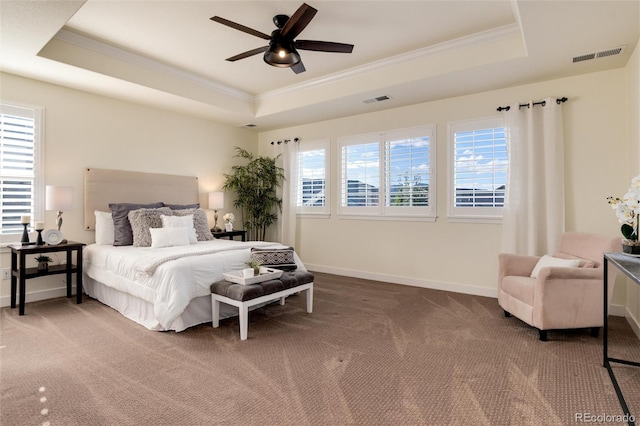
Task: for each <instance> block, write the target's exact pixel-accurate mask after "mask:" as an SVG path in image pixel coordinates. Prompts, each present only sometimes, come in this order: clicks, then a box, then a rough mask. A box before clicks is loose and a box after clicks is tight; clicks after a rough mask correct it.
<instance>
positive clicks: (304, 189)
mask: <svg viewBox="0 0 640 426" xmlns="http://www.w3.org/2000/svg"><path fill="white" fill-rule="evenodd" d="M329 147H330V145H329V141H328V140H321V141H315V142H300V146H299V151H298V152H299V154H298V195H297V201H296V202H297V204H296V205H297V207H298V213H309V214H325V215H326V214H329V213H330V209H329V184H328V182H329Z"/></svg>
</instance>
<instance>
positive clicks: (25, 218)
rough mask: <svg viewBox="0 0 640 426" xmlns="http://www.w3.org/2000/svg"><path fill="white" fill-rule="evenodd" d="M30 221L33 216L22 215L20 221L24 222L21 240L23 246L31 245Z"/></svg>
mask: <svg viewBox="0 0 640 426" xmlns="http://www.w3.org/2000/svg"><path fill="white" fill-rule="evenodd" d="M29 222H31V216H21V217H20V223H22V226H24V229H23V230H22V239H21V240H20V242H21V243H22V245H23V246H26V245H29V232H28V231H27V226H29Z"/></svg>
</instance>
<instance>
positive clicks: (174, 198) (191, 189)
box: [84, 168, 199, 230]
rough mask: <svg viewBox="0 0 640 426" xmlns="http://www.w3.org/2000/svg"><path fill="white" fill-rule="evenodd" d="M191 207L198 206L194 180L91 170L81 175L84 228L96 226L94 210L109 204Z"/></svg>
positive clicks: (196, 185) (104, 208)
mask: <svg viewBox="0 0 640 426" xmlns="http://www.w3.org/2000/svg"><path fill="white" fill-rule="evenodd" d="M158 201H162V202H165V203H170V204H194V203H197V202H199V195H198V178H197V177H191V176H176V175H165V174H161V173H143V172H130V171H122V170H108V169H93V168H88V169H85V171H84V228H85V229H86V230H93V229H95V226H96V218H95V215H94V213H93V212H94V211H95V210H100V211H105V212H108V211H110V209H109V203H140V204H146V203H155V202H158Z"/></svg>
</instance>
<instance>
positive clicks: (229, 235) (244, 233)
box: [211, 230, 247, 241]
mask: <svg viewBox="0 0 640 426" xmlns="http://www.w3.org/2000/svg"><path fill="white" fill-rule="evenodd" d="M211 233H212V234H213V236H214V238H225V237H226V238H228V239H230V240H233V237H236V236H240V237H241V238H242V241H247V231H243V230H238V231H220V232H213V231H211Z"/></svg>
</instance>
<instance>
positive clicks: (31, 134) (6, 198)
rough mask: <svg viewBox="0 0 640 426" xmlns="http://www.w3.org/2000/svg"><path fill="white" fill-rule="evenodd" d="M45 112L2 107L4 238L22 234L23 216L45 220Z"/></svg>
mask: <svg viewBox="0 0 640 426" xmlns="http://www.w3.org/2000/svg"><path fill="white" fill-rule="evenodd" d="M42 114H43V111H42V109H38V108H24V107H19V106H13V105H5V104H2V105H0V200H1V203H2V206H1V216H0V217H1V232H0V234H2V235H7V234H19V233H21V232H22V229H23V227H22V225H21V223H20V222H21V221H20V216H22V215H29V216H31V223H32V224H33V223H34V222H35V221H36V220H40V219H41V218H42V217H43V209H42V203H41V202H40V201H41V197H42V180H41V179H40V176H41V173H42V170H41V169H42V167H41V164H42V158H41V155H40V154H41V152H42V140H41V131H40V128H41V123H42Z"/></svg>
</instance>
